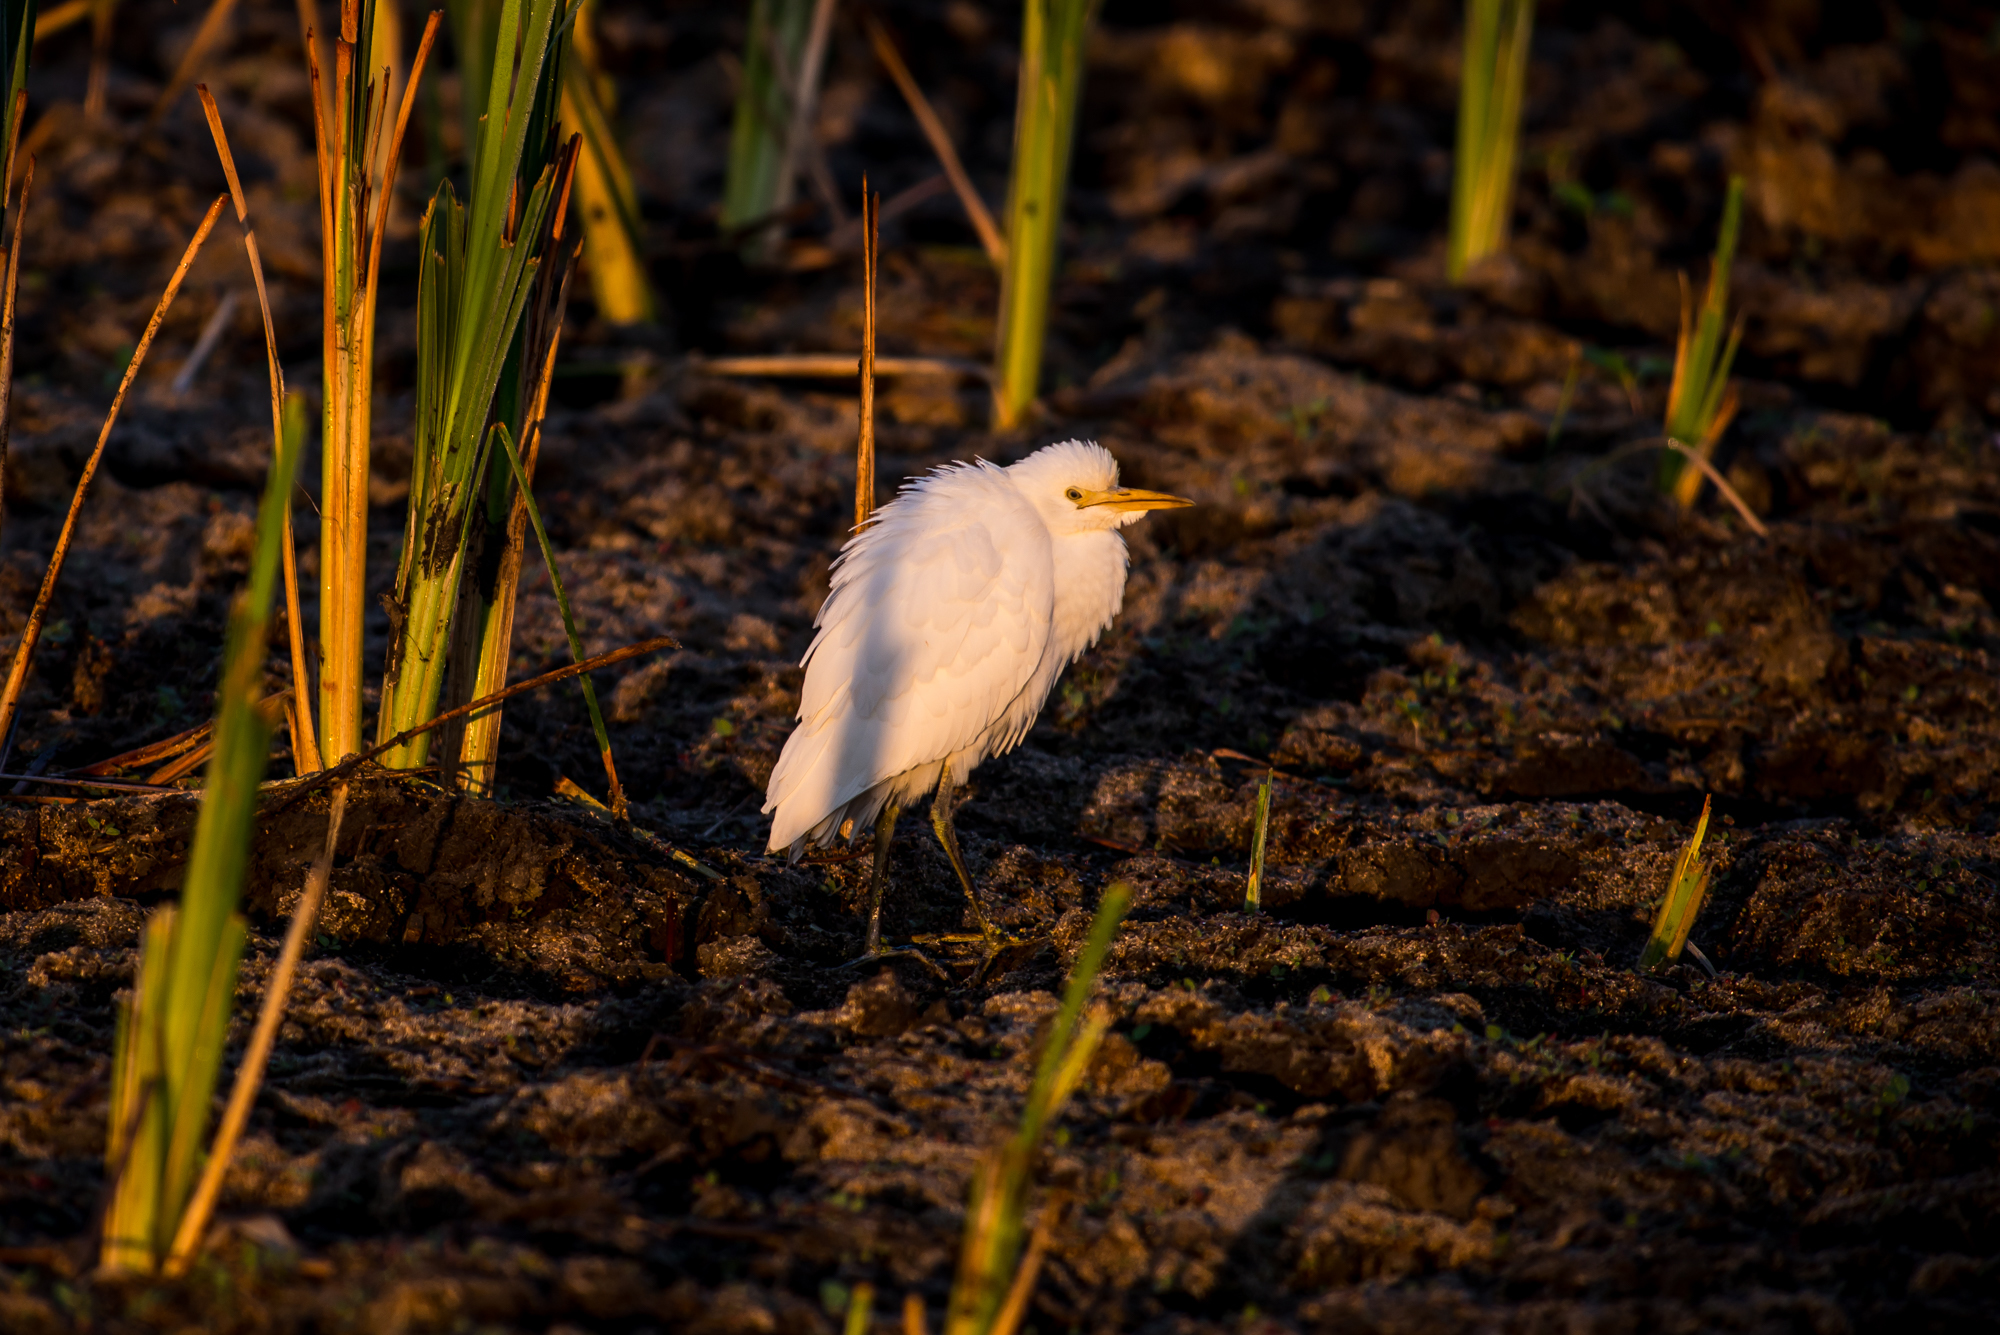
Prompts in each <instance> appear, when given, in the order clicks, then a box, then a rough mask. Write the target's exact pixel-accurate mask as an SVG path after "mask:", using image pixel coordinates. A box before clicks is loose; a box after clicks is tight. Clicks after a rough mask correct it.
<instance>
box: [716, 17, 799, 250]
mask: <svg viewBox="0 0 2000 1335" xmlns="http://www.w3.org/2000/svg"><path fill="white" fill-rule="evenodd" d="M813 4H814V0H751V4H750V22H749V30H748V33H747V34H746V36H745V38H744V47H743V78H742V83H741V85H740V86H739V88H738V90H737V94H736V117H735V121H734V122H733V124H732V125H731V128H730V134H729V167H728V174H727V175H726V177H725V178H724V181H723V188H722V217H721V225H722V230H723V231H725V232H744V231H748V230H750V229H753V228H754V229H755V234H754V235H751V236H749V237H748V238H747V239H746V245H745V254H746V257H747V258H750V259H751V260H753V261H757V262H762V261H763V260H765V259H767V258H769V255H770V251H771V247H772V246H773V244H774V243H775V242H776V239H777V230H776V229H775V228H773V227H769V226H766V224H768V223H769V222H771V220H772V215H773V214H775V213H776V212H777V211H778V209H779V207H780V206H779V203H778V200H779V198H780V193H781V186H780V182H781V181H782V180H783V177H784V172H785V163H786V159H787V156H788V155H787V153H786V151H785V138H786V132H787V129H788V127H789V125H790V122H791V110H792V97H793V95H794V92H795V90H793V91H788V87H789V86H790V85H791V84H792V78H793V75H794V72H796V71H797V70H799V69H800V67H801V58H802V57H803V56H804V54H805V45H806V39H807V37H808V36H809V34H810V32H811V29H812V16H813Z"/></svg>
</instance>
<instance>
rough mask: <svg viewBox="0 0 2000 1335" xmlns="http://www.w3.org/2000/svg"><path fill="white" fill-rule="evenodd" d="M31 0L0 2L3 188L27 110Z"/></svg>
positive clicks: (34, 25) (34, 33) (37, 29)
mask: <svg viewBox="0 0 2000 1335" xmlns="http://www.w3.org/2000/svg"><path fill="white" fill-rule="evenodd" d="M35 8H36V6H35V0H0V66H5V68H6V70H7V100H6V101H5V102H0V144H5V145H6V146H7V158H6V177H5V185H4V187H0V188H4V189H6V190H11V189H12V187H13V180H14V149H15V146H16V145H18V144H19V143H20V142H21V119H22V115H23V113H24V112H25V111H26V109H27V96H28V57H29V56H30V55H31V54H32V53H33V52H34V49H35V38H37V37H39V36H40V35H41V25H40V24H39V23H38V22H37V21H36V18H35Z"/></svg>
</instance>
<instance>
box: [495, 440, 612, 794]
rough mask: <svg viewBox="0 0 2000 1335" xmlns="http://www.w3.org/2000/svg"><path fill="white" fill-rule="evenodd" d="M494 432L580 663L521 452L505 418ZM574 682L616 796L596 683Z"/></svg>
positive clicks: (571, 618)
mask: <svg viewBox="0 0 2000 1335" xmlns="http://www.w3.org/2000/svg"><path fill="white" fill-rule="evenodd" d="M493 434H494V436H495V437H496V438H497V439H498V440H499V442H500V448H501V450H502V451H504V452H505V453H506V456H507V466H508V467H509V468H510V469H511V470H512V471H513V475H514V485H515V486H517V487H519V488H520V489H521V490H520V496H521V502H522V504H523V505H524V506H525V507H526V509H527V511H528V523H529V525H530V526H531V527H533V529H534V530H535V541H536V543H538V544H539V545H540V546H541V549H542V563H543V564H544V565H546V566H547V567H548V571H549V587H550V588H552V589H554V590H555V594H556V606H557V607H558V608H560V609H561V611H562V623H563V634H565V635H567V636H568V637H569V653H570V659H571V661H572V662H577V663H581V662H582V661H583V660H584V657H585V654H584V652H583V637H582V636H581V635H578V634H577V633H576V614H575V613H574V612H572V611H571V610H570V605H569V594H568V593H567V592H565V591H564V589H563V582H562V572H561V571H559V570H557V569H556V551H555V548H554V547H553V546H552V545H551V544H550V543H549V531H548V530H547V529H546V528H543V527H542V511H541V508H540V507H539V506H537V505H536V504H535V493H534V491H533V489H532V488H530V487H529V486H528V475H527V473H526V472H525V471H524V470H523V469H522V467H521V455H520V452H519V451H518V450H516V449H515V448H514V441H513V438H512V437H511V436H510V435H509V434H508V432H507V426H506V424H505V423H504V422H496V423H494V424H493ZM576 683H577V685H578V686H580V687H582V688H583V703H584V706H585V707H586V708H587V709H589V710H590V729H591V731H592V732H593V733H595V734H596V736H597V752H598V754H599V755H601V756H603V757H604V760H605V769H606V770H607V772H609V773H610V774H611V776H612V784H613V787H614V793H613V796H614V798H615V797H616V791H615V789H616V784H617V770H616V769H615V768H613V767H612V765H611V734H610V733H609V732H608V731H607V730H606V729H605V727H604V711H603V710H601V709H599V708H598V705H597V687H596V686H594V685H592V684H591V680H590V674H589V673H588V672H586V673H584V674H582V675H581V676H579V677H578V678H577V679H576ZM612 805H613V808H614V809H616V808H617V807H620V806H622V805H623V803H622V802H620V801H614V802H613V804H612Z"/></svg>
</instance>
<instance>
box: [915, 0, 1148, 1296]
mask: <svg viewBox="0 0 2000 1335" xmlns="http://www.w3.org/2000/svg"><path fill="white" fill-rule="evenodd" d="M1031 3H1032V0H1031ZM1131 899H1132V888H1131V887H1130V886H1129V885H1126V884H1125V883H1124V882H1123V881H1119V882H1114V883H1113V884H1112V885H1111V886H1110V887H1108V888H1107V889H1106V890H1105V892H1104V898H1103V899H1102V900H1101V901H1100V902H1099V904H1098V907H1097V918H1096V920H1095V921H1094V922H1092V924H1091V927H1090V936H1089V937H1088V938H1087V939H1086V940H1085V942H1084V945H1083V949H1082V950H1081V951H1079V952H1078V954H1077V959H1076V965H1075V967H1074V968H1072V969H1071V971H1070V977H1069V987H1068V988H1067V990H1066V991H1065V992H1064V994H1063V1002H1062V1008H1061V1009H1060V1010H1059V1011H1058V1012H1057V1013H1056V1017H1055V1022H1054V1024H1053V1025H1052V1026H1051V1027H1050V1029H1049V1035H1048V1038H1047V1040H1046V1041H1045V1043H1044V1046H1043V1048H1042V1053H1041V1058H1040V1060H1039V1061H1038V1062H1037V1063H1036V1066H1035V1077H1034V1081H1033V1083H1032V1084H1030V1085H1029V1087H1028V1097H1027V1101H1026V1102H1025V1103H1024V1104H1023V1105H1022V1109H1021V1122H1020V1125H1019V1126H1018V1127H1017V1128H1016V1129H1015V1131H1014V1134H1013V1135H1012V1136H1010V1137H1009V1138H1008V1139H1007V1140H1006V1141H1005V1142H1003V1143H1002V1144H1000V1145H999V1146H996V1147H995V1148H994V1149H993V1150H992V1151H990V1152H989V1153H988V1154H987V1155H986V1156H985V1157H984V1158H982V1159H981V1160H980V1163H979V1166H978V1168H976V1169H975V1170H974V1171H973V1175H972V1187H971V1193H970V1198H969V1200H968V1203H967V1206H966V1212H965V1233H964V1235H963V1237H962V1239H961V1242H960V1247H959V1256H958V1272H957V1277H956V1278H955V1279H954V1280H953V1282H952V1288H951V1299H950V1305H949V1307H948V1308H947V1310H946V1315H945V1325H944V1329H945V1335H1011V1331H1012V1330H1013V1326H1012V1325H1008V1324H1003V1318H1005V1319H1008V1320H1011V1321H1012V1322H1015V1323H1018V1322H1019V1320H1020V1319H1021V1317H1022V1316H1023V1315H1024V1314H1025V1312H1026V1310H1027V1303H1028V1298H1029V1296H1030V1293H1031V1291H1032V1289H1033V1286H1034V1279H1035V1274H1036V1271H1037V1269H1038V1268H1039V1265H1040V1261H1041V1256H1042V1254H1043V1252H1044V1251H1045V1250H1046V1246H1047V1244H1046V1242H1044V1243H1043V1244H1042V1245H1041V1246H1040V1247H1032V1246H1031V1247H1029V1248H1028V1250H1027V1254H1026V1256H1025V1257H1024V1256H1023V1242H1024V1238H1023V1233H1024V1232H1025V1229H1024V1223H1025V1218H1026V1214H1027V1198H1028V1188H1029V1186H1030V1185H1031V1183H1032V1179H1033V1176H1034V1167H1035V1160H1036V1158H1037V1157H1038V1156H1039V1155H1040V1153H1041V1146H1042V1135H1043V1132H1044V1131H1046V1130H1047V1129H1048V1125H1049V1123H1050V1122H1052V1121H1054V1120H1055V1119H1056V1118H1057V1117H1059V1116H1060V1115H1061V1114H1062V1110H1063V1107H1064V1105H1065V1104H1067V1103H1068V1102H1069V1097H1070V1095H1071V1094H1073V1093H1074V1092H1075V1091H1076V1087H1077V1085H1078V1084H1079V1083H1080V1082H1081V1081H1082V1079H1083V1073H1084V1072H1085V1071H1086V1070H1087V1069H1088V1068H1089V1066H1090V1060H1091V1058H1092V1057H1093V1056H1094V1055H1096V1052H1097V1047H1098V1044H1099V1043H1101V1042H1102V1041H1103V1039H1104V1034H1105V1031H1106V1030H1107V1029H1108V1028H1109V1027H1110V1024H1111V1013H1110V1010H1109V1009H1108V1008H1107V1007H1105V1006H1103V1005H1101V1004H1100V1005H1097V1006H1094V1007H1092V1008H1091V1010H1090V1012H1089V1014H1088V1015H1086V1014H1085V1013H1084V1005H1085V1003H1086V1002H1087V1001H1089V999H1090V993H1091V989H1092V988H1093V987H1094V986H1095V985H1096V982H1097V974H1098V971H1099V970H1100V969H1102V968H1103V966H1104V956H1105V953H1106V952H1107V951H1108V950H1109V949H1110V946H1111V938H1112V936H1113V935H1114V934H1115V933H1116V932H1117V930H1118V923H1119V921H1120V919H1122V918H1123V917H1124V916H1125V909H1126V907H1127V906H1128V905H1129V904H1130V903H1131ZM1059 1208H1060V1206H1059V1203H1058V1202H1055V1201H1051V1202H1050V1203H1049V1204H1048V1205H1047V1206H1046V1207H1045V1208H1044V1213H1043V1216H1042V1228H1045V1227H1047V1226H1049V1225H1050V1223H1051V1221H1052V1216H1053V1215H1054V1214H1055V1213H1056V1212H1057V1211H1058V1210H1059ZM1042 1228H1038V1229H1037V1230H1036V1231H1037V1232H1041V1231H1042Z"/></svg>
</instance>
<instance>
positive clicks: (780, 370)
mask: <svg viewBox="0 0 2000 1335" xmlns="http://www.w3.org/2000/svg"><path fill="white" fill-rule="evenodd" d="M688 365H689V367H690V368H692V369H694V370H697V371H705V372H707V373H708V374H709V375H731V376H734V375H745V376H749V375H768V376H798V377H801V378H809V379H814V380H836V379H842V378H845V377H847V376H851V375H853V374H854V359H853V358H852V357H850V356H848V355H847V354H846V353H844V352H781V353H772V354H770V355H768V356H750V357H707V358H692V357H691V358H689V359H688ZM875 374H876V375H877V376H904V375H951V376H974V377H978V378H981V379H984V378H985V377H986V376H987V375H988V374H989V368H988V367H986V366H983V365H981V364H980V363H978V362H970V361H965V360H963V359H962V358H958V357H877V358H876V359H875Z"/></svg>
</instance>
